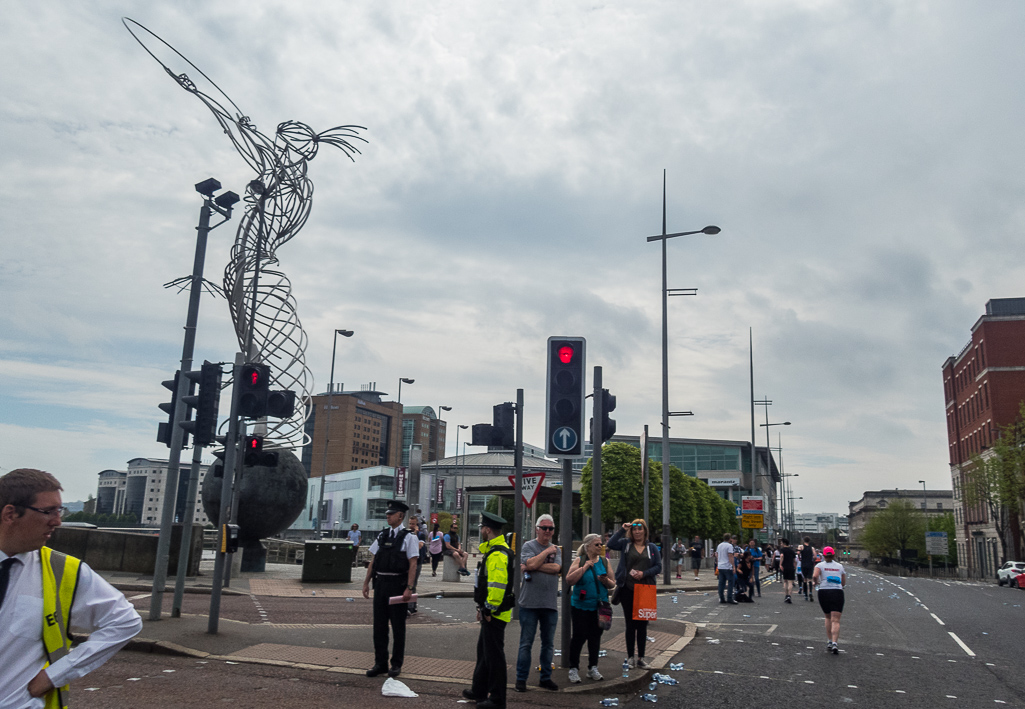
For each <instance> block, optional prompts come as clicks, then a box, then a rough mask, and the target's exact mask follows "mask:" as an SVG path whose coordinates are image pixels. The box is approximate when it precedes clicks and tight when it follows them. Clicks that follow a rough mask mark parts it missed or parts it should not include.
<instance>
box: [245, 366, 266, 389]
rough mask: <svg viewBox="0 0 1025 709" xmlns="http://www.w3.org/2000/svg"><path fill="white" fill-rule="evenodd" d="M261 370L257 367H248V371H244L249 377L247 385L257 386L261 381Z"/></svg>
mask: <svg viewBox="0 0 1025 709" xmlns="http://www.w3.org/2000/svg"><path fill="white" fill-rule="evenodd" d="M262 374H263V372H261V371H260V370H259V369H258V368H257V367H250V368H249V371H247V372H246V377H247V378H248V379H249V386H258V385H259V384H261V383H262V381H263V378H262V377H261V375H262Z"/></svg>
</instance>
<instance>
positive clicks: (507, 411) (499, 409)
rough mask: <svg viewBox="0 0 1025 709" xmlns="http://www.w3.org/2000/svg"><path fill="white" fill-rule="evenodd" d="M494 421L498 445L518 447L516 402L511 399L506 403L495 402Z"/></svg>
mask: <svg viewBox="0 0 1025 709" xmlns="http://www.w3.org/2000/svg"><path fill="white" fill-rule="evenodd" d="M492 415H493V419H492V420H493V421H494V428H495V429H496V431H495V432H494V436H495V440H496V443H495V444H494V445H496V446H502V447H503V448H515V447H516V404H513V403H512V402H510V401H507V402H505V403H504V404H495V407H494V409H493V414H492Z"/></svg>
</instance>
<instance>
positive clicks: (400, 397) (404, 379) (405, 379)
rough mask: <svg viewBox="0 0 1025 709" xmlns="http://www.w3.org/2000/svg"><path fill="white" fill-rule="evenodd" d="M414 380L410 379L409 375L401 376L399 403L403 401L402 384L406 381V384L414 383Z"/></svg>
mask: <svg viewBox="0 0 1025 709" xmlns="http://www.w3.org/2000/svg"><path fill="white" fill-rule="evenodd" d="M413 381H414V380H412V379H409V378H407V377H399V403H400V404H401V403H402V385H403V383H405V384H412V383H413Z"/></svg>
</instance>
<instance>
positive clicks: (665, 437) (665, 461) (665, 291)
mask: <svg viewBox="0 0 1025 709" xmlns="http://www.w3.org/2000/svg"><path fill="white" fill-rule="evenodd" d="M720 231H721V229H719V227H717V226H706V227H705V228H704V229H698V230H697V231H680V232H677V233H675V234H667V233H666V173H665V170H663V171H662V233H661V234H660V235H657V236H649V237H648V238H647V241H648V242H649V243H650V242H652V241H661V242H662V549H663V551H666V550H668V549H669V540H670V539H671V538H672V532H671V530H670V529H669V416H670V414H669V315H668V298H669V295H670V293H669V286H668V284H667V281H666V242H667V241H668V240H669V239H674V238H676V237H677V236H691V235H692V234H710V235H715V234H718V233H719V232H720ZM695 293H697V290H696V289H693V288H688V289H674V293H673V295H694V294H695ZM673 415H676V416H691V415H693V414H692V413H691V412H690V411H680V412H677V413H675V414H673ZM671 566H672V564H665V568H664V569H663V583H665V584H669V583H670V582H671V580H670V574H671V569H670V567H671Z"/></svg>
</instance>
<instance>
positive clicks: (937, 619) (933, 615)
mask: <svg viewBox="0 0 1025 709" xmlns="http://www.w3.org/2000/svg"><path fill="white" fill-rule="evenodd" d="M929 615H931V616H932V618H933V620H935V621H936V622H937V623H939V624H940V625H946V623H944V622H943V621H942V620H940V617H939V616H938V615H936V614H935V613H930V614H929Z"/></svg>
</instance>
